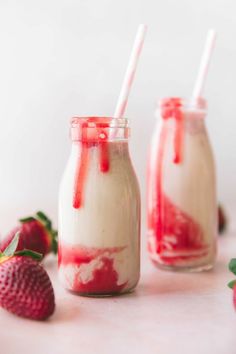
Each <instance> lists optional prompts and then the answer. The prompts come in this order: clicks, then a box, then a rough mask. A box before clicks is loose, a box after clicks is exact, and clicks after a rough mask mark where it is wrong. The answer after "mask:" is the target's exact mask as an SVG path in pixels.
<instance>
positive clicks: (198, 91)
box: [192, 29, 216, 102]
mask: <svg viewBox="0 0 236 354" xmlns="http://www.w3.org/2000/svg"><path fill="white" fill-rule="evenodd" d="M215 40H216V31H215V30H213V29H211V30H209V31H208V33H207V38H206V42H205V48H204V51H203V54H202V58H201V63H200V67H199V71H198V76H197V79H196V82H195V86H194V90H193V93H192V102H195V101H196V100H198V99H199V98H200V97H201V96H202V93H203V89H204V85H205V82H206V78H207V74H208V69H209V64H210V60H211V57H212V52H213V49H214V45H215Z"/></svg>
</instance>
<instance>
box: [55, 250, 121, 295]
mask: <svg viewBox="0 0 236 354" xmlns="http://www.w3.org/2000/svg"><path fill="white" fill-rule="evenodd" d="M124 249H125V247H113V248H112V247H110V248H93V247H84V246H76V247H69V246H65V245H63V247H59V250H58V263H59V267H60V266H68V265H73V266H75V267H76V271H75V272H76V273H75V274H74V280H73V285H72V289H71V290H72V291H75V292H80V293H84V294H86V293H87V294H115V293H119V292H120V291H121V290H122V289H123V288H124V287H125V286H126V284H127V283H126V282H125V283H122V284H118V273H117V271H116V270H115V269H114V260H113V256H114V255H115V254H116V253H119V252H122V251H123V250H124ZM87 272H90V276H89V280H88V279H84V276H83V275H84V273H85V274H86V273H87Z"/></svg>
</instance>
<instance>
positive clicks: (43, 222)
mask: <svg viewBox="0 0 236 354" xmlns="http://www.w3.org/2000/svg"><path fill="white" fill-rule="evenodd" d="M20 223H21V224H20V225H19V226H17V227H15V228H14V229H13V230H12V231H11V232H10V233H9V234H8V235H7V236H6V237H5V238H4V239H3V240H2V242H1V243H0V251H3V250H4V249H5V248H6V247H7V246H8V245H9V244H10V243H11V241H12V239H13V238H14V236H15V234H16V232H20V239H19V244H18V247H17V251H20V250H23V249H29V250H32V251H35V252H38V253H41V254H42V255H43V256H45V255H46V254H48V253H49V252H51V251H52V252H54V253H57V231H56V230H54V229H53V228H52V222H51V221H50V220H49V219H48V217H47V216H46V215H45V214H44V213H43V212H42V211H38V212H37V213H36V215H35V217H31V216H30V217H27V218H24V219H20Z"/></svg>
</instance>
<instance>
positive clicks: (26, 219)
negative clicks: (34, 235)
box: [19, 216, 35, 224]
mask: <svg viewBox="0 0 236 354" xmlns="http://www.w3.org/2000/svg"><path fill="white" fill-rule="evenodd" d="M19 221H20V222H21V223H23V224H24V223H26V222H30V221H35V218H33V217H32V216H28V217H27V218H22V219H20V220H19Z"/></svg>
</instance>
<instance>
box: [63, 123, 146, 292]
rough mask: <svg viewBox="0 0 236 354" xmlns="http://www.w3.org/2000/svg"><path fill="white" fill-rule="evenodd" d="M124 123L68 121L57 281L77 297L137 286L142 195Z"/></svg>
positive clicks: (128, 289) (120, 290)
mask: <svg viewBox="0 0 236 354" xmlns="http://www.w3.org/2000/svg"><path fill="white" fill-rule="evenodd" d="M128 137H129V127H128V121H127V119H125V118H120V119H118V118H115V119H114V118H107V117H87V118H79V117H75V118H72V121H71V139H72V151H71V155H70V158H69V161H68V164H67V167H66V170H65V172H64V176H63V179H62V182H61V187H60V196H59V256H58V257H59V258H58V263H59V277H60V280H61V282H62V284H63V285H64V287H65V288H67V289H69V290H71V291H73V292H76V293H78V294H81V295H91V296H99V295H100V296H104V295H115V294H120V293H125V292H128V291H131V290H132V289H134V287H135V286H136V284H137V282H138V280H139V268H140V193H139V186H138V182H137V178H136V175H135V172H134V169H133V166H132V163H131V159H130V155H129V147H128Z"/></svg>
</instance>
